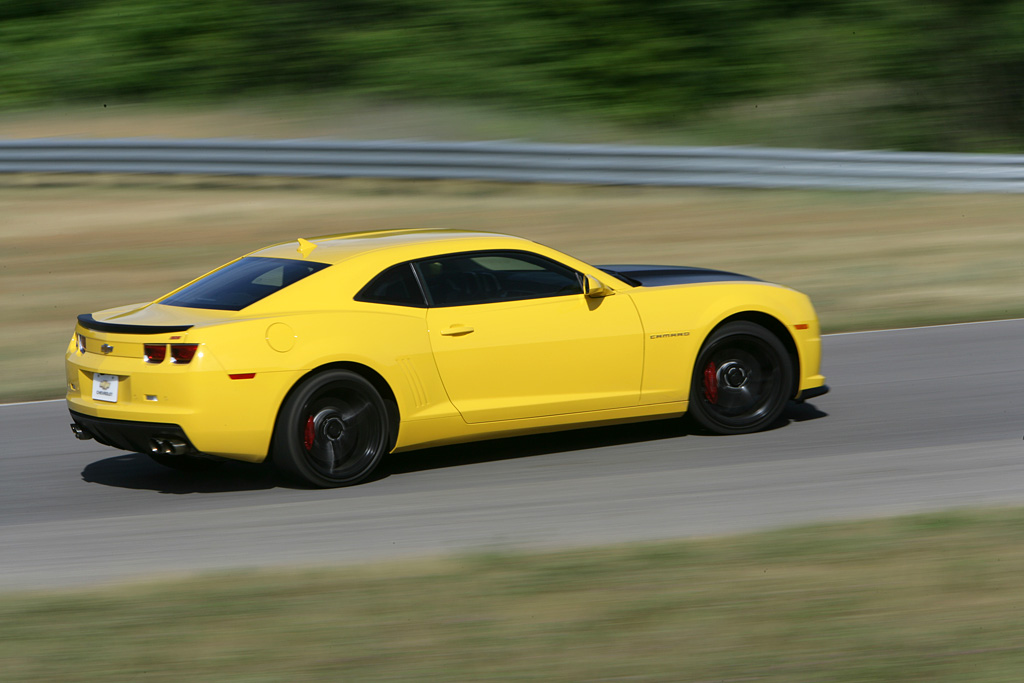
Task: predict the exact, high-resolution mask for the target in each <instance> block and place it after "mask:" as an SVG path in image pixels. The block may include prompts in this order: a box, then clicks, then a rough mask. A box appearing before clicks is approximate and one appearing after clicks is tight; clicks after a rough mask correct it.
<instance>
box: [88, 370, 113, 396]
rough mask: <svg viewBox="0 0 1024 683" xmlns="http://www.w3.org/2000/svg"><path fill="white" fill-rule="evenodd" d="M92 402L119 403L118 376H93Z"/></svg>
mask: <svg viewBox="0 0 1024 683" xmlns="http://www.w3.org/2000/svg"><path fill="white" fill-rule="evenodd" d="M92 400H94V401H107V402H108V403H117V375H100V374H96V375H93V376H92Z"/></svg>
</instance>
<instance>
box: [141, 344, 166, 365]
mask: <svg viewBox="0 0 1024 683" xmlns="http://www.w3.org/2000/svg"><path fill="white" fill-rule="evenodd" d="M142 357H143V358H145V359H146V362H147V363H163V362H164V358H167V344H144V345H143V347H142Z"/></svg>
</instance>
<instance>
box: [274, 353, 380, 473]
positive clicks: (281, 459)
mask: <svg viewBox="0 0 1024 683" xmlns="http://www.w3.org/2000/svg"><path fill="white" fill-rule="evenodd" d="M389 427H390V419H389V414H388V410H387V407H386V405H385V403H384V399H383V398H381V395H380V393H379V392H378V391H377V389H376V388H374V386H373V385H372V384H370V382H369V381H367V380H366V379H365V378H363V377H362V376H360V375H358V374H356V373H354V372H350V371H348V370H325V371H323V372H320V373H317V374H316V375H313V376H312V377H310V378H308V379H306V380H305V381H303V382H302V384H300V385H299V386H298V387H297V388H296V389H295V390H294V391H293V392H292V393H291V395H290V396H289V397H288V398H287V399H286V400H285V402H284V405H283V406H282V408H281V413H280V415H279V416H278V419H277V425H276V426H275V428H274V439H273V446H272V447H271V454H272V458H273V461H274V464H275V466H277V468H278V470H280V471H281V472H282V473H283V474H284V475H285V476H287V477H289V478H290V479H293V480H295V481H298V482H299V483H302V484H305V485H310V486H315V487H319V488H334V487H338V486H351V485H353V484H358V483H360V482H362V481H364V480H365V479H366V478H367V477H369V476H370V474H371V473H372V472H373V470H374V469H375V468H376V467H377V465H378V463H380V460H381V458H383V457H384V454H385V453H386V452H388V451H389V450H390V449H391V444H390V442H391V438H390V429H389Z"/></svg>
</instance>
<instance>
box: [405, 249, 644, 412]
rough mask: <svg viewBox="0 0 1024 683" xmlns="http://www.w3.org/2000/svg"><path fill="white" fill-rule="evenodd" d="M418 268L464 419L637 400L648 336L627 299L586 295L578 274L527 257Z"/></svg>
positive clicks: (466, 259)
mask: <svg viewBox="0 0 1024 683" xmlns="http://www.w3.org/2000/svg"><path fill="white" fill-rule="evenodd" d="M415 266H416V268H417V270H418V273H419V276H420V278H421V281H422V282H423V284H424V286H425V289H426V291H427V294H428V297H429V299H430V308H429V310H428V311H427V324H428V330H429V337H430V343H431V348H432V349H433V353H434V358H435V360H436V362H437V367H438V370H439V372H440V375H441V379H442V381H443V383H444V387H445V390H446V391H447V393H448V397H449V398H450V399H451V401H452V403H453V404H454V405H455V407H456V408H457V409H458V410H459V412H460V413H461V414H462V416H463V418H464V419H465V420H466V421H467V422H471V423H475V422H489V421H494V420H510V419H521V418H535V417H544V416H550V415H562V414H569V413H579V412H585V411H593V410H603V409H608V408H621V407H626V406H633V405H636V404H637V403H638V401H639V397H640V383H641V375H642V371H643V334H642V329H641V324H640V318H639V314H638V313H637V311H636V308H635V306H634V305H633V302H632V301H631V300H630V298H629V297H628V296H621V295H620V296H606V297H603V298H597V299H593V298H588V297H586V296H585V295H584V293H583V277H582V276H581V274H580V273H578V272H576V271H575V270H573V269H571V268H569V267H568V266H565V265H564V264H560V263H557V262H555V261H552V260H551V259H548V258H545V257H542V256H539V255H537V254H532V253H529V252H523V251H480V252H469V253H462V254H452V255H447V256H442V257H436V258H430V259H424V260H421V261H418V262H416V264H415Z"/></svg>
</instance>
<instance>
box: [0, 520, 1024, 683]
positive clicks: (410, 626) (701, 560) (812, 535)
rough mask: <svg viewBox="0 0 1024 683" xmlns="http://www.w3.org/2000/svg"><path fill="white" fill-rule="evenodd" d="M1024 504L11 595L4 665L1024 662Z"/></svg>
mask: <svg viewBox="0 0 1024 683" xmlns="http://www.w3.org/2000/svg"><path fill="white" fill-rule="evenodd" d="M1022 572H1024V510H1020V509H999V510H990V511H967V512H947V513H940V514H929V515H918V516H911V517H903V518H895V519H889V520H881V521H871V522H860V523H848V524H833V525H821V526H812V527H803V528H796V529H789V530H782V531H774V532H768V533H758V534H752V535H745V536H737V537H728V538H718V539H710V540H696V541H685V542H673V543H661V544H646V545H631V546H621V547H605V548H596V549H585V550H573V551H562V552H556V553H546V554H519V553H517V554H501V553H496V554H479V555H472V556H461V557H454V558H449V559H444V560H437V561H431V562H426V561H424V562H420V563H401V564H386V565H374V566H368V567H361V568H354V569H332V570H326V569H324V570H295V571H288V572H280V571H276V572H242V573H230V574H211V575H203V576H198V577H194V578H189V579H184V580H177V581H173V582H160V583H146V584H135V585H122V586H118V587H116V588H115V587H111V588H91V589H76V590H70V591H65V592H59V593H46V594H42V593H12V594H6V595H3V596H0V672H2V673H0V678H2V679H4V680H11V681H15V680H18V681H21V680H32V681H36V682H38V683H43V682H46V681H65V680H76V681H105V682H116V681H136V680H147V681H180V680H189V681H196V682H201V681H253V682H261V683H270V682H274V681H304V680H428V681H429V680H437V681H480V680H565V681H583V680H593V681H618V680H630V681H683V680H685V681H766V682H772V681H778V682H780V683H782V682H785V683H792V682H794V681H836V682H847V681H849V682H853V681H928V682H929V683H945V682H949V683H953V682H966V681H971V682H972V683H981V682H989V681H991V682H997V681H1006V682H1010V681H1017V680H1019V679H1020V671H1021V670H1022V667H1024V616H1022V612H1021V609H1020V606H1021V604H1022V602H1024V587H1022V585H1021V582H1020V576H1021V573H1022Z"/></svg>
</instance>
